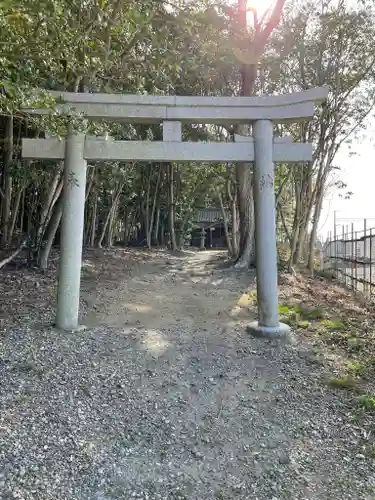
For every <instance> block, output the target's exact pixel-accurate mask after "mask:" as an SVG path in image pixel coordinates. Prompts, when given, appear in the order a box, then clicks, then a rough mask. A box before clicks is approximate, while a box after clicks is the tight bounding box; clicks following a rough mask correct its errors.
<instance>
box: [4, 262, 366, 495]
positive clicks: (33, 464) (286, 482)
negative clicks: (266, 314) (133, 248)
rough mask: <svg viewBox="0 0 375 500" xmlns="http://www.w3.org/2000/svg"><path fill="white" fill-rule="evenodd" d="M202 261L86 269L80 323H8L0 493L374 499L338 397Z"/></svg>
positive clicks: (303, 348) (309, 362) (237, 287)
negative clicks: (250, 330)
mask: <svg viewBox="0 0 375 500" xmlns="http://www.w3.org/2000/svg"><path fill="white" fill-rule="evenodd" d="M217 257H218V254H216V253H215V252H206V253H187V254H184V256H181V257H173V256H172V257H171V256H165V255H162V254H159V255H157V256H155V258H154V259H151V260H150V261H149V262H146V263H141V264H139V265H137V266H135V267H133V268H132V269H130V271H129V273H128V275H127V277H126V278H125V279H122V278H121V276H117V280H116V279H114V277H113V278H112V279H111V280H107V281H106V277H105V276H104V275H102V276H97V277H96V280H97V281H96V282H95V281H92V282H89V280H86V281H85V282H84V284H83V289H84V293H83V299H84V300H85V301H86V302H87V304H88V312H87V314H86V317H85V323H86V324H87V325H88V327H89V328H88V329H87V330H86V331H83V332H79V333H77V334H74V335H72V334H62V333H58V332H55V331H53V330H51V329H44V330H39V331H37V330H35V329H32V328H26V327H25V328H23V329H13V330H12V331H10V332H9V334H8V335H7V336H6V337H5V338H4V340H3V341H2V342H1V343H0V355H1V356H0V368H1V371H2V375H1V377H2V378H1V385H0V404H1V406H0V408H1V414H0V499H1V500H3V499H4V500H5V498H6V499H8V498H20V499H23V500H31V499H33V500H35V499H41V500H42V499H43V500H52V499H53V500H57V499H58V500H61V499H64V500H65V499H66V500H68V499H69V500H72V499H74V500H115V499H121V500H122V499H124V500H128V499H131V498H139V499H143V500H157V499H160V500H161V499H166V500H176V499H180V500H203V499H205V500H234V499H236V500H282V499H285V500H306V499H312V500H318V499H319V500H350V499H356V500H373V499H374V497H375V474H374V467H373V462H372V461H371V460H370V459H368V458H367V457H365V456H364V455H363V454H361V453H360V452H359V451H358V450H359V447H360V445H361V442H362V440H363V436H362V435H361V430H360V427H358V426H357V425H356V424H355V423H349V422H348V413H350V411H351V408H352V407H351V406H350V398H349V396H347V395H346V394H345V393H341V392H340V393H337V392H336V391H334V390H332V389H330V388H329V387H327V386H326V385H325V384H324V383H322V376H323V374H324V366H323V365H322V364H320V363H319V362H318V360H317V358H316V356H315V353H314V352H313V350H312V347H311V346H309V345H308V344H304V343H303V342H302V341H300V342H297V344H295V345H285V344H278V343H275V342H274V343H273V342H270V341H265V340H261V339H254V338H251V337H249V336H248V334H247V333H246V329H245V325H246V323H247V322H248V321H249V319H250V313H249V311H248V309H247V307H243V306H242V305H241V300H240V299H241V296H242V294H243V292H245V291H246V289H247V288H248V285H249V281H252V278H251V276H250V277H249V275H244V274H241V273H237V272H235V271H231V270H228V269H224V268H222V267H220V266H218V262H217V260H216V259H217ZM252 286H253V285H252ZM251 319H252V318H251Z"/></svg>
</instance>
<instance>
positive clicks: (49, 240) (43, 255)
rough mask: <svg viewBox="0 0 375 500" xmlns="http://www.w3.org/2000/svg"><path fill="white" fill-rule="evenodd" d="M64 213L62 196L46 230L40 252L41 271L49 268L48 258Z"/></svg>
mask: <svg viewBox="0 0 375 500" xmlns="http://www.w3.org/2000/svg"><path fill="white" fill-rule="evenodd" d="M62 213H63V195H60V197H59V199H58V202H57V203H56V205H55V208H54V210H53V214H52V217H51V219H50V221H49V224H48V227H47V229H46V232H45V233H46V240H45V242H44V245H43V247H42V248H41V249H40V250H39V259H38V261H39V262H38V263H39V267H40V268H41V269H47V267H48V258H49V255H50V253H51V248H52V245H53V241H54V239H55V236H56V233H57V230H58V228H59V225H60V221H61V216H62Z"/></svg>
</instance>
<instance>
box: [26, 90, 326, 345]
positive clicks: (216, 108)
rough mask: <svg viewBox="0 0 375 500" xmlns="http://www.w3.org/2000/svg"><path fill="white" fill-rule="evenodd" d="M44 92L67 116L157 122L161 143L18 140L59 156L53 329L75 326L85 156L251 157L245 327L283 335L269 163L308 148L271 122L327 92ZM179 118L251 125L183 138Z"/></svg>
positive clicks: (308, 110) (297, 156) (299, 158)
mask: <svg viewBox="0 0 375 500" xmlns="http://www.w3.org/2000/svg"><path fill="white" fill-rule="evenodd" d="M51 94H52V95H53V97H56V98H61V99H62V100H63V104H59V105H57V109H58V110H59V111H60V112H61V113H63V114H65V115H68V116H69V115H70V114H71V113H72V111H73V110H74V113H77V112H78V113H80V114H81V116H82V117H83V118H85V119H90V118H91V119H103V120H105V119H109V120H111V121H113V120H119V121H121V122H127V123H162V125H163V141H114V140H112V139H111V138H107V139H102V138H93V137H88V136H85V135H84V134H82V133H75V132H74V131H73V130H70V131H69V133H68V136H67V138H66V139H60V138H50V139H23V144H22V152H23V157H24V158H28V159H51V160H62V159H64V160H65V162H64V165H65V167H64V192H63V217H62V228H61V242H60V248H61V255H60V265H59V280H58V294H57V314H56V326H57V327H58V328H60V329H63V330H75V329H76V328H78V314H79V295H80V277H81V260H82V242H83V225H84V209H85V187H86V165H87V161H100V160H102V161H103V160H118V161H147V162H150V161H154V162H168V161H178V162H190V161H196V162H254V163H255V169H254V202H255V231H256V232H255V238H256V274H257V297H258V316H259V318H258V319H259V320H258V321H257V322H254V323H252V324H251V325H250V330H252V331H253V332H254V333H255V334H258V335H267V336H276V337H277V336H280V335H282V334H285V333H287V332H288V330H289V327H288V326H287V325H284V324H281V323H279V318H278V293H277V251H276V223H275V194H274V163H278V162H288V163H291V162H292V163H293V162H309V161H311V159H312V145H311V144H301V143H293V142H292V140H291V138H289V137H282V138H274V137H273V124H274V123H288V122H289V123H294V122H299V121H303V120H307V119H310V118H311V117H312V116H313V114H314V107H315V104H318V103H321V102H323V101H324V100H325V99H326V98H327V95H328V89H327V88H324V87H321V88H315V89H311V90H308V91H305V92H300V93H294V94H286V95H279V96H262V97H180V96H145V95H127V94H125V95H118V94H114V95H112V94H75V93H68V92H63V93H60V92H51ZM26 111H27V112H29V113H33V114H48V113H49V112H50V111H48V110H46V109H27V110H26ZM181 123H196V124H198V123H203V124H209V123H213V124H220V125H223V124H228V125H233V124H238V123H245V124H252V129H253V137H243V136H239V135H236V136H235V141H234V142H211V143H210V142H209V143H204V142H184V141H182V134H181ZM72 179H74V180H73V182H72Z"/></svg>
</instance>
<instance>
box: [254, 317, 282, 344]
mask: <svg viewBox="0 0 375 500" xmlns="http://www.w3.org/2000/svg"><path fill="white" fill-rule="evenodd" d="M247 331H248V332H249V333H250V334H251V335H253V337H258V338H265V339H275V340H289V339H290V338H291V329H290V326H289V325H286V324H285V323H279V326H262V325H260V324H259V323H258V321H254V322H253V323H250V325H249V326H248V327H247Z"/></svg>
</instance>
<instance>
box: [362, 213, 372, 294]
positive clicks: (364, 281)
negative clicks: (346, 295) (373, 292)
mask: <svg viewBox="0 0 375 500" xmlns="http://www.w3.org/2000/svg"><path fill="white" fill-rule="evenodd" d="M363 241H364V244H363V262H364V264H363V293H364V295H365V297H367V295H368V292H369V286H368V283H367V220H366V219H363ZM370 244H371V242H370Z"/></svg>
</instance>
